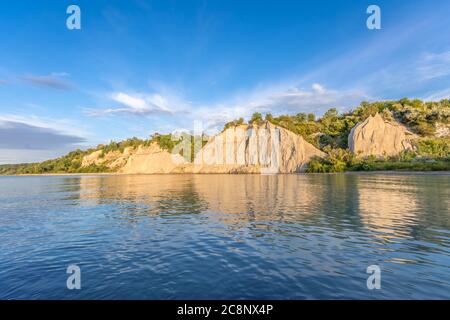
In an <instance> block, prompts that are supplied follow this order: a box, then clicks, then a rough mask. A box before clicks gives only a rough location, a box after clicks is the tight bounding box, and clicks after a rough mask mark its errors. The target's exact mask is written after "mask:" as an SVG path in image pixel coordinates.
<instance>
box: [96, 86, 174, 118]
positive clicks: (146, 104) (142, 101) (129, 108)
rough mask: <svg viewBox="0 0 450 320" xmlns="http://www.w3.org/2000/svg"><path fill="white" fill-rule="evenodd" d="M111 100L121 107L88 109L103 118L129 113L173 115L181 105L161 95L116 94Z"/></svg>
mask: <svg viewBox="0 0 450 320" xmlns="http://www.w3.org/2000/svg"><path fill="white" fill-rule="evenodd" d="M110 100H111V101H113V102H116V103H118V104H119V105H120V106H118V107H114V108H105V109H88V110H87V113H88V114H89V115H92V116H102V115H108V114H115V113H129V114H134V115H150V114H161V113H166V114H172V113H173V112H174V110H176V109H178V107H179V103H178V102H174V101H172V99H171V98H170V97H164V96H162V95H161V94H158V93H156V94H142V93H125V92H116V93H113V94H112V95H111V96H110Z"/></svg>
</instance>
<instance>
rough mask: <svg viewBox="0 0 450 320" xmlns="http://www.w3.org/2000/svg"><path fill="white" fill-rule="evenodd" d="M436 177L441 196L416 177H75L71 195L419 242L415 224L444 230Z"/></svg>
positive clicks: (240, 221)
mask: <svg viewBox="0 0 450 320" xmlns="http://www.w3.org/2000/svg"><path fill="white" fill-rule="evenodd" d="M441 178H442V179H441V181H442V182H443V183H444V184H445V183H447V185H446V187H445V186H444V188H441V189H442V190H441V189H439V187H438V186H436V184H435V183H427V177H423V176H422V177H420V176H394V175H352V174H350V175H135V176H134V175H129V176H104V177H81V178H80V191H79V192H80V199H81V200H82V201H86V204H89V203H90V202H92V204H93V205H97V204H108V203H114V204H116V205H117V204H123V210H122V211H123V213H125V214H127V213H128V214H130V213H133V214H139V215H149V214H152V215H153V214H156V215H162V216H165V217H168V216H170V215H173V214H192V213H194V214H198V213H205V214H208V217H207V218H208V219H213V220H215V221H218V222H220V223H223V224H224V225H229V226H232V227H233V228H240V227H242V226H246V225H248V223H254V222H271V221H272V222H275V221H276V222H281V223H289V224H291V223H301V224H302V225H303V226H308V225H311V226H315V227H317V226H319V227H321V228H330V229H332V230H336V231H345V230H351V231H361V232H365V231H367V232H369V233H370V234H374V235H375V236H376V237H378V238H380V239H389V238H392V237H400V238H402V237H411V236H417V237H426V236H427V235H426V233H425V232H424V231H423V230H422V229H423V228H418V227H417V226H418V225H419V220H420V222H421V223H420V225H423V221H424V220H425V221H429V222H430V223H431V224H435V223H436V222H438V223H440V224H441V225H443V226H444V227H447V228H448V224H449V223H448V221H449V210H448V204H449V202H448V199H447V200H445V196H444V195H442V194H440V193H442V192H445V190H448V188H449V186H448V183H449V180H448V177H441ZM431 179H434V180H431V181H435V180H436V179H438V180H439V177H431ZM431 199H434V200H432V201H430V200H431ZM424 208H427V209H424Z"/></svg>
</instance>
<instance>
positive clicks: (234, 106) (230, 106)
mask: <svg viewBox="0 0 450 320" xmlns="http://www.w3.org/2000/svg"><path fill="white" fill-rule="evenodd" d="M368 99H370V97H369V95H367V94H366V93H365V92H362V91H358V90H331V89H327V88H325V87H324V86H323V85H321V84H318V83H314V84H312V85H311V87H310V89H302V88H298V87H295V86H294V87H289V86H288V87H284V86H283V85H274V86H269V87H266V88H259V89H257V90H255V91H253V92H251V93H249V94H244V95H240V96H238V97H235V98H234V99H233V100H231V101H228V102H223V103H219V104H215V105H211V106H202V107H198V108H195V109H194V110H193V111H192V112H191V115H190V116H191V118H193V119H195V120H200V121H202V123H203V124H204V127H205V129H206V130H210V131H217V130H219V129H220V128H221V127H222V126H223V124H224V123H225V122H227V121H230V120H234V119H237V118H240V117H243V118H247V119H248V118H249V117H250V116H251V115H252V114H253V113H254V112H262V113H272V114H273V115H280V114H284V113H288V114H292V113H300V112H306V113H309V112H312V113H315V114H317V115H320V114H322V113H323V112H325V111H326V110H328V109H329V108H331V107H336V108H337V109H339V110H347V109H349V108H350V107H353V106H357V105H358V104H359V103H360V102H361V101H363V100H368Z"/></svg>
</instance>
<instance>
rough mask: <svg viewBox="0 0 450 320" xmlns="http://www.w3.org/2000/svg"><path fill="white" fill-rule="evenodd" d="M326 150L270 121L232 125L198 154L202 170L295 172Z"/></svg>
mask: <svg viewBox="0 0 450 320" xmlns="http://www.w3.org/2000/svg"><path fill="white" fill-rule="evenodd" d="M315 156H318V157H322V156H324V153H323V152H322V151H320V150H318V149H317V148H315V147H314V146H313V145H312V144H310V143H308V142H307V141H305V139H303V137H302V136H300V135H297V134H295V133H293V132H291V131H289V130H286V129H284V128H281V127H278V126H275V125H273V124H271V123H270V122H267V121H266V122H264V123H262V124H260V125H256V124H254V125H253V124H252V125H239V126H235V127H231V128H228V129H226V130H225V131H223V132H222V133H220V134H218V135H216V136H214V137H212V138H211V139H210V141H209V142H208V143H207V144H206V145H205V146H204V147H203V149H202V150H201V151H200V152H199V153H198V154H197V155H196V157H195V161H194V166H193V172H196V173H197V172H198V173H293V172H301V171H304V170H305V169H306V167H307V163H308V162H309V160H310V159H311V158H312V157H315Z"/></svg>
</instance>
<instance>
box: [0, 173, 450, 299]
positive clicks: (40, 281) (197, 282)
mask: <svg viewBox="0 0 450 320" xmlns="http://www.w3.org/2000/svg"><path fill="white" fill-rule="evenodd" d="M449 208H450V175H445V174H443V175H431V174H430V175H428V174H420V175H406V174H404V175H400V174H389V175H386V174H343V175H278V176H261V175H145V176H144V175H143V176H80V177H78V176H70V177H67V176H65V177H63V176H59V177H0V298H2V299H36V298H37V299H44V298H45V299H79V298H82V299H90V298H98V299H110V298H112V299H116V298H126V299H128V298H129V299H174V298H175V299H225V298H226V299H235V298H237V299H240V298H253V299H303V298H309V299H333V298H337V299H342V298H361V299H362V298H364V299H365V298H369V299H385V298H394V299H399V298H404V299H409V298H413V299H418V298H425V299H427V298H438V299H443V298H446V299H450V209H449ZM70 264H77V265H78V266H79V267H80V268H81V286H82V288H81V290H68V289H67V288H66V280H67V277H68V275H67V274H66V268H67V266H68V265H70ZM374 264H375V265H379V266H380V268H381V286H382V287H381V289H380V290H372V291H371V290H368V289H367V286H366V280H367V277H368V276H369V275H368V274H367V273H366V268H367V267H368V266H369V265H374Z"/></svg>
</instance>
